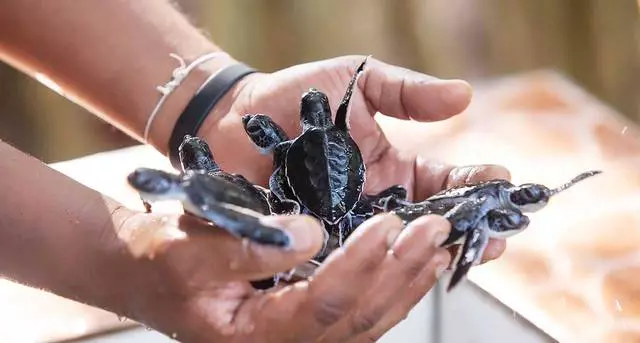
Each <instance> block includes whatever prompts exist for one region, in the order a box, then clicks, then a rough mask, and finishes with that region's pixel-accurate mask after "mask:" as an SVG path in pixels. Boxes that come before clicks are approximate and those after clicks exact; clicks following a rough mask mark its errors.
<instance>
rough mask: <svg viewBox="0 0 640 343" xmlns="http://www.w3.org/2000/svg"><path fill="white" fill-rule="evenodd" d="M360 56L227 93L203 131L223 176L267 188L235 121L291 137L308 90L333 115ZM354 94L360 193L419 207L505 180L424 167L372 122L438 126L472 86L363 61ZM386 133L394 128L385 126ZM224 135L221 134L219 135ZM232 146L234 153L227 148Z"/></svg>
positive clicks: (260, 164) (265, 163) (264, 166)
mask: <svg viewBox="0 0 640 343" xmlns="http://www.w3.org/2000/svg"><path fill="white" fill-rule="evenodd" d="M363 58H364V56H345V57H339V58H334V59H329V60H324V61H319V62H313V63H307V64H301V65H297V66H294V67H291V68H287V69H284V70H280V71H278V72H275V73H272V74H254V75H252V76H249V77H247V78H245V79H244V80H243V81H241V82H240V83H239V84H238V86H237V87H236V89H235V91H234V92H232V93H230V94H231V96H232V97H233V101H228V102H227V103H228V104H230V105H229V106H227V107H225V106H221V107H219V108H218V109H217V111H218V112H217V113H215V114H214V115H213V116H212V118H213V120H212V121H211V122H210V123H208V125H206V126H205V127H203V130H202V131H201V136H203V137H205V138H206V139H207V141H208V142H209V144H210V145H211V148H212V150H213V154H214V156H215V157H216V159H217V160H218V161H220V164H221V165H222V167H223V169H226V170H228V171H234V172H239V173H241V174H243V175H244V176H245V177H247V178H248V179H250V180H252V181H253V182H259V183H261V184H265V183H266V180H267V179H268V177H269V175H270V174H271V172H272V170H273V168H272V160H271V158H270V156H268V157H265V156H262V155H260V154H259V153H258V151H257V149H256V148H255V146H253V144H252V143H251V142H250V140H249V138H248V137H247V135H246V134H245V133H244V130H243V127H242V122H241V117H242V116H243V115H245V114H255V113H263V114H267V115H269V116H270V117H272V118H273V119H274V121H276V122H277V123H278V124H279V125H280V126H282V128H283V129H284V130H285V131H286V132H287V134H288V135H289V136H290V137H295V136H296V135H297V134H298V133H299V131H300V114H299V110H300V99H301V96H302V94H303V93H304V92H306V91H307V90H308V89H309V88H311V87H314V88H317V89H319V90H320V91H322V92H324V93H326V95H327V96H328V98H329V100H330V105H331V106H332V110H333V111H334V112H335V110H336V109H337V105H338V103H339V101H340V100H341V99H342V97H343V95H344V92H345V90H346V87H347V84H348V83H349V80H350V79H351V77H352V75H353V72H354V70H355V68H356V67H357V66H358V65H359V64H360V63H362V60H363ZM358 87H359V90H358V91H355V92H354V95H353V97H352V99H351V109H350V111H351V112H350V117H349V118H350V127H351V130H350V132H351V134H352V136H353V138H354V140H355V141H356V143H357V144H358V146H359V148H360V150H361V153H362V156H363V158H364V161H365V165H366V167H367V175H366V180H367V182H366V184H365V192H366V193H370V194H371V193H376V192H379V191H381V190H383V189H385V188H387V187H389V186H392V185H396V184H401V185H403V186H404V187H405V188H407V190H408V193H409V194H408V195H409V198H410V199H415V200H422V199H425V198H426V197H428V196H429V195H431V194H433V193H435V192H438V191H440V190H442V189H445V188H449V187H451V186H453V185H459V184H462V183H469V182H477V181H484V180H488V179H494V178H503V179H509V173H508V171H507V170H505V169H504V168H502V167H499V166H472V167H461V168H454V167H453V166H451V165H444V164H442V163H439V162H434V161H429V160H428V158H427V157H426V156H421V155H415V154H410V153H406V152H404V151H401V150H399V149H397V148H396V147H394V146H393V145H392V144H390V142H389V141H388V140H387V138H386V137H385V134H384V132H383V130H382V128H381V127H380V126H379V124H378V123H377V122H376V120H375V119H374V115H375V114H376V113H377V112H380V113H382V114H385V115H390V116H393V117H396V118H400V119H407V120H408V119H413V120H417V121H436V120H443V119H446V118H449V117H451V116H453V115H456V114H458V113H460V112H461V111H462V110H464V109H465V108H466V107H467V105H468V104H469V102H470V99H471V87H470V86H469V84H468V83H466V82H464V81H460V80H439V79H437V78H435V77H432V76H428V75H424V74H421V73H418V72H415V71H411V70H407V69H404V68H400V67H396V66H392V65H389V64H386V63H383V62H381V61H378V60H376V59H374V58H369V60H368V62H367V66H366V68H365V71H364V73H363V74H362V76H361V77H360V79H359V80H358ZM384 129H385V130H387V131H389V130H394V129H397V128H394V127H388V128H384ZM220 133H224V135H222V134H220ZM227 146H233V147H234V149H227V148H225V147H227ZM504 249H505V241H504V240H503V239H491V240H490V242H489V246H488V247H487V249H486V252H485V255H484V260H485V261H486V260H490V259H494V258H497V257H499V256H500V255H501V254H502V252H503V251H504Z"/></svg>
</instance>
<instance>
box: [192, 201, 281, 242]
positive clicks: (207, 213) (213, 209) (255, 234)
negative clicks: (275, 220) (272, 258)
mask: <svg viewBox="0 0 640 343" xmlns="http://www.w3.org/2000/svg"><path fill="white" fill-rule="evenodd" d="M190 211H192V212H194V213H195V214H196V215H198V216H200V217H202V218H205V219H207V220H209V221H210V222H212V223H213V224H215V225H216V226H217V227H220V228H222V229H224V230H226V231H227V232H229V233H230V234H232V235H233V236H236V237H238V238H246V239H249V240H251V241H253V242H256V243H259V244H265V245H273V246H277V247H283V248H287V247H289V246H291V237H290V236H289V235H288V234H287V233H286V231H283V230H281V229H279V228H276V227H272V226H268V225H265V224H262V223H261V222H260V218H261V217H263V216H262V215H261V214H259V213H257V212H254V211H251V210H249V209H246V208H242V207H239V206H236V205H232V204H224V203H220V204H209V205H208V206H206V207H200V208H195V209H190ZM198 212H199V213H198Z"/></svg>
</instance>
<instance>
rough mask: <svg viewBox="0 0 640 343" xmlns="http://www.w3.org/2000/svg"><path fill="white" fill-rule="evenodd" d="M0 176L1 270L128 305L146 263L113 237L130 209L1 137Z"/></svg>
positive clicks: (98, 301) (66, 293) (108, 304)
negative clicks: (128, 294) (128, 292)
mask: <svg viewBox="0 0 640 343" xmlns="http://www.w3.org/2000/svg"><path fill="white" fill-rule="evenodd" d="M0 175H2V179H0V193H1V194H3V195H2V196H1V197H0V212H1V213H0V275H1V276H4V277H7V278H9V279H12V280H16V281H18V282H21V283H24V284H27V285H30V286H33V287H37V288H44V289H47V290H50V291H52V292H54V293H56V294H58V295H61V296H63V297H67V298H70V299H75V300H79V301H82V302H87V303H90V304H92V305H94V306H101V307H103V308H107V309H110V310H114V311H120V310H122V309H123V308H125V307H127V306H128V304H126V303H122V302H126V301H130V300H131V299H128V296H126V293H127V291H128V290H127V287H129V288H131V287H136V286H137V284H136V280H135V278H134V276H136V275H138V274H140V271H141V270H143V269H144V268H146V263H148V262H145V259H136V258H135V257H133V256H132V254H131V253H130V252H129V249H128V248H127V247H126V246H125V244H124V243H123V242H122V241H121V240H120V239H118V237H117V232H118V231H117V230H118V228H120V226H121V224H122V223H123V222H124V221H125V220H126V219H127V218H128V217H129V216H130V215H131V214H132V212H131V211H130V210H128V209H126V208H123V207H122V206H121V205H120V204H119V203H117V202H116V201H114V200H112V199H109V198H107V197H105V196H103V195H102V194H100V193H98V192H96V191H94V190H92V189H89V188H87V187H84V186H82V185H81V184H79V183H77V182H75V181H73V180H72V179H70V178H68V177H66V176H64V175H63V174H61V173H58V172H57V171H55V170H53V169H50V168H48V167H47V166H46V165H44V164H42V163H41V162H40V161H38V160H36V159H34V158H32V157H30V156H26V155H24V154H22V153H21V152H19V151H17V150H16V149H14V148H13V147H10V146H9V145H7V144H5V143H3V142H0ZM147 261H148V260H147ZM141 268H142V269H141ZM147 276H149V275H147ZM114 283H117V284H114Z"/></svg>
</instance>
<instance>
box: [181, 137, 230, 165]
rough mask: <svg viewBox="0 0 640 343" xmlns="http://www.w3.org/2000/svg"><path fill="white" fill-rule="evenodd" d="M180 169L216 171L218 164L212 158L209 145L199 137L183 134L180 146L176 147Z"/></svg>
mask: <svg viewBox="0 0 640 343" xmlns="http://www.w3.org/2000/svg"><path fill="white" fill-rule="evenodd" d="M178 153H179V156H180V163H181V165H182V171H186V170H202V171H206V172H216V171H219V170H220V166H218V164H217V163H216V162H215V160H214V159H213V154H212V153H211V149H209V145H208V144H207V142H205V141H204V139H202V138H200V137H192V136H190V135H186V136H184V139H183V140H182V143H181V144H180V147H178Z"/></svg>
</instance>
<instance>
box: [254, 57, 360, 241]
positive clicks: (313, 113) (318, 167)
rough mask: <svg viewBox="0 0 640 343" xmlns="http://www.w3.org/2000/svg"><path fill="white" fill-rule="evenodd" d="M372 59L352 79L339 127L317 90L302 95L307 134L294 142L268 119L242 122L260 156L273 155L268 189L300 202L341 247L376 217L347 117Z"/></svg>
mask: <svg viewBox="0 0 640 343" xmlns="http://www.w3.org/2000/svg"><path fill="white" fill-rule="evenodd" d="M367 59H368V57H367V58H365V59H364V61H363V62H362V63H361V64H360V65H359V66H358V68H357V69H356V71H355V73H354V74H353V76H352V78H351V80H350V82H349V84H348V86H347V90H346V92H345V95H344V97H343V98H342V101H341V102H340V104H339V106H338V109H337V111H336V116H335V121H332V114H331V108H330V105H329V99H328V98H327V96H326V95H325V94H324V93H322V92H321V91H319V90H317V89H315V88H311V89H310V90H309V91H307V92H306V93H304V94H303V95H302V100H301V105H300V119H301V124H302V133H301V134H300V135H299V136H298V137H296V138H294V139H289V138H288V137H287V135H286V133H285V132H284V130H283V129H282V128H281V127H280V126H279V125H278V124H276V123H275V122H274V121H273V120H272V119H271V118H270V117H269V116H267V115H264V114H248V115H245V116H243V118H242V121H243V124H244V128H245V131H246V133H247V135H248V136H249V138H250V139H251V141H252V142H253V143H254V145H255V146H256V147H257V148H258V149H259V151H261V152H262V153H263V154H268V153H273V161H274V172H273V174H272V175H271V177H270V178H269V189H270V190H271V191H272V192H273V193H274V194H276V195H277V196H278V197H279V198H280V199H294V200H296V201H297V202H298V203H299V204H300V205H301V211H302V213H305V214H310V215H313V216H315V217H316V218H318V219H320V220H321V221H322V222H323V224H324V226H325V228H326V229H327V231H328V232H329V234H330V235H335V236H337V237H338V240H339V244H340V245H341V244H342V241H343V240H344V238H345V237H346V236H347V234H348V233H349V232H351V231H353V229H354V228H355V227H356V226H357V224H358V223H360V222H362V221H363V220H364V219H366V218H368V217H370V216H371V215H373V213H372V208H370V206H368V203H367V202H366V201H360V199H361V195H362V192H363V186H364V183H365V165H364V161H363V158H362V154H361V153H360V150H359V148H358V145H357V144H356V143H355V141H354V140H353V139H352V137H351V135H350V133H349V115H348V114H349V105H350V102H351V96H352V94H353V89H354V87H355V85H356V82H357V80H358V77H359V76H360V75H361V73H362V72H363V71H364V67H365V64H366V62H367ZM357 205H361V206H357ZM335 231H338V232H335Z"/></svg>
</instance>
